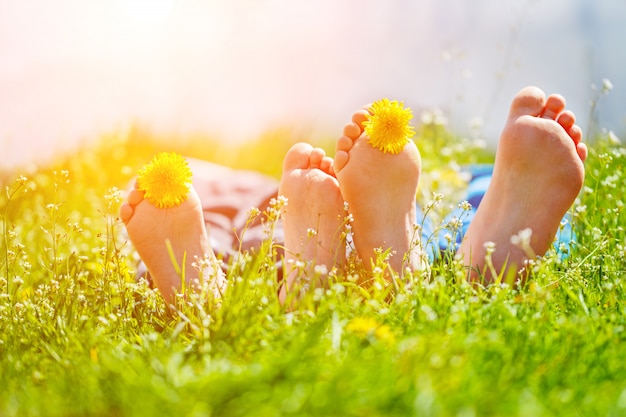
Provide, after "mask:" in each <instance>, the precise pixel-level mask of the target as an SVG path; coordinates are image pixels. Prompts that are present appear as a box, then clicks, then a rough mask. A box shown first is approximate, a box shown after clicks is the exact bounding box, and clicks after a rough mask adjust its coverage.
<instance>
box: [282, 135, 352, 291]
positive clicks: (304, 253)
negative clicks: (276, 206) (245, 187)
mask: <svg viewBox="0 0 626 417" xmlns="http://www.w3.org/2000/svg"><path fill="white" fill-rule="evenodd" d="M332 165H333V160H332V159H331V158H329V157H327V156H325V154H324V151H323V150H322V149H319V148H313V147H312V146H311V145H309V144H306V143H297V144H295V145H294V146H292V147H291V149H290V150H289V151H288V152H287V155H286V156H285V159H284V162H283V175H282V178H281V180H280V186H279V189H278V194H279V195H282V196H285V197H286V198H287V205H286V206H285V207H284V208H283V214H282V218H283V228H284V233H285V266H284V268H285V285H283V286H282V288H281V291H280V301H281V302H284V301H285V299H286V297H287V295H288V293H289V291H290V290H300V289H302V287H299V285H303V284H305V283H304V282H297V280H298V278H299V277H305V278H311V277H318V278H319V279H321V280H322V282H317V283H311V285H323V284H324V282H323V280H324V275H325V273H324V272H325V271H324V269H325V270H326V271H330V270H331V268H333V267H334V266H337V267H340V266H342V265H343V263H344V261H345V256H346V242H345V238H344V237H343V236H342V233H343V231H344V227H343V225H344V221H345V212H344V208H343V199H342V197H341V192H340V190H339V183H338V182H337V179H336V178H335V176H334V174H333V169H332ZM316 267H317V270H316ZM320 268H321V269H320Z"/></svg>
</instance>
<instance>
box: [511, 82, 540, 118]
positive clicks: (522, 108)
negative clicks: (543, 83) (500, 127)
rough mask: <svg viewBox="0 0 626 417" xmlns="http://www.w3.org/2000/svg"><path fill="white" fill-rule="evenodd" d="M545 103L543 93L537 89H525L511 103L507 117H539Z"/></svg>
mask: <svg viewBox="0 0 626 417" xmlns="http://www.w3.org/2000/svg"><path fill="white" fill-rule="evenodd" d="M544 103H545V94H544V92H543V91H542V90H541V89H539V88H537V87H526V88H524V89H523V90H521V91H520V92H519V93H517V95H516V96H515V98H514V99H513V102H512V103H511V110H510V113H509V117H511V118H518V117H520V116H525V115H530V116H540V115H541V113H542V111H543V109H544Z"/></svg>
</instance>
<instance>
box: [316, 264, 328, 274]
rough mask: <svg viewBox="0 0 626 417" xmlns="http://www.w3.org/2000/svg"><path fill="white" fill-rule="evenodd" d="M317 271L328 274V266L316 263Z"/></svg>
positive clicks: (317, 272)
mask: <svg viewBox="0 0 626 417" xmlns="http://www.w3.org/2000/svg"><path fill="white" fill-rule="evenodd" d="M313 269H314V271H315V273H316V274H317V275H327V274H328V268H327V267H326V265H315V268H313Z"/></svg>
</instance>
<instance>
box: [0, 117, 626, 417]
mask: <svg viewBox="0 0 626 417" xmlns="http://www.w3.org/2000/svg"><path fill="white" fill-rule="evenodd" d="M294 141H295V139H294V138H293V137H292V135H291V134H290V132H289V130H288V129H286V130H284V131H283V130H277V131H275V132H269V133H267V134H266V135H262V136H261V137H259V138H258V140H256V141H252V142H249V143H246V144H240V145H230V146H227V145H224V144H221V143H219V142H216V141H211V140H209V139H206V138H201V137H197V138H188V140H186V141H172V140H171V138H164V137H158V136H157V135H152V134H150V133H148V132H145V131H142V130H141V129H135V130H131V131H129V132H126V133H124V134H111V135H107V136H103V137H102V138H101V140H100V141H99V142H98V144H96V145H92V146H86V147H84V148H82V149H77V150H76V151H75V152H74V153H72V154H68V155H65V156H63V157H60V158H59V159H58V160H57V161H54V162H53V163H50V164H48V165H46V166H41V167H39V168H37V169H30V170H25V171H24V172H21V171H17V172H4V173H2V177H1V182H2V194H1V195H0V212H1V213H2V217H1V229H0V416H6V417H9V416H20V417H23V416H179V417H182V416H189V417H200V416H290V415H291V416H368V417H369V416H459V417H471V416H553V415H559V416H560V415H562V416H621V415H626V327H625V326H626V304H625V301H626V294H625V289H624V286H625V285H626V283H625V282H624V279H625V278H624V277H625V276H626V274H625V271H626V233H625V230H624V227H625V226H626V209H625V208H624V199H625V198H626V196H625V190H626V188H625V185H624V184H626V171H625V170H624V166H626V149H624V148H623V147H621V146H620V145H618V144H615V141H611V140H610V138H608V137H604V136H603V135H602V134H599V135H598V137H597V138H596V139H595V140H594V141H592V142H591V143H590V155H589V158H588V161H587V163H586V173H587V174H586V184H585V187H584V189H583V190H582V192H581V194H580V196H579V198H578V199H577V201H576V203H575V204H574V206H573V207H572V210H571V222H572V226H573V228H574V230H575V233H576V243H575V244H574V245H572V246H571V247H570V248H569V251H568V253H567V256H559V255H557V254H556V253H555V252H549V253H548V254H547V255H546V256H545V257H543V258H541V259H538V260H537V261H536V262H535V263H534V265H533V267H532V277H531V279H530V280H529V281H528V282H527V283H526V284H525V285H524V286H523V287H516V286H514V285H510V284H508V283H502V284H498V285H491V286H480V285H471V284H469V283H467V282H466V281H465V280H464V270H463V268H462V265H460V264H459V263H458V262H455V260H454V256H453V254H447V255H445V256H444V257H443V259H442V260H441V261H437V262H435V263H434V264H432V265H431V267H430V269H428V270H425V271H421V272H415V273H413V275H411V276H408V277H407V278H406V279H405V280H404V281H403V282H398V283H396V284H395V285H386V284H385V282H384V280H382V279H380V280H378V281H377V282H376V283H375V285H372V286H370V287H368V288H361V287H359V286H358V285H356V283H355V277H354V276H353V275H352V274H349V273H346V274H343V275H342V274H331V276H330V278H329V281H330V282H329V286H328V288H327V289H314V290H311V291H310V292H309V293H307V294H306V295H305V296H304V298H303V300H302V302H300V303H299V304H298V305H297V306H295V307H294V308H292V309H287V308H286V307H285V306H282V305H280V304H279V302H278V299H277V296H276V292H277V288H278V284H277V262H278V261H279V259H276V257H275V256H274V251H273V248H274V246H273V244H272V242H271V241H270V240H268V241H267V242H266V243H265V244H263V246H261V247H260V248H257V249H256V250H255V251H253V252H248V253H243V254H242V255H241V256H240V257H239V258H237V259H233V260H232V261H231V264H230V265H229V268H228V273H227V276H228V288H227V290H226V292H225V294H224V297H223V299H222V300H219V301H217V300H213V299H209V298H207V297H205V296H203V295H202V294H198V295H197V296H190V297H188V298H186V299H182V298H181V300H180V302H179V304H178V305H177V308H176V309H175V310H172V309H169V308H167V307H166V306H165V304H164V302H163V300H162V299H161V297H160V295H159V294H158V293H157V292H155V291H154V290H152V289H151V288H150V287H149V285H148V284H147V283H146V282H145V281H144V280H141V279H140V280H137V279H136V278H135V268H136V255H135V254H134V252H133V250H132V247H131V245H130V243H129V242H128V241H127V240H126V238H125V237H124V228H123V225H122V224H121V223H120V222H119V220H117V218H116V215H117V210H118V208H119V205H120V203H121V201H122V200H123V196H124V192H123V190H124V189H125V188H126V187H127V185H128V184H129V182H130V181H131V180H132V178H133V176H134V175H135V173H136V172H137V170H138V169H139V168H140V167H141V166H142V165H143V164H145V163H146V162H148V161H149V160H150V158H151V157H152V156H153V155H154V154H155V153H156V152H158V151H163V150H167V151H176V152H180V153H183V154H186V155H190V156H195V157H199V158H204V159H208V160H211V161H217V162H221V163H223V164H225V165H228V166H232V167H237V168H247V169H254V170H258V171H261V172H264V173H266V174H269V175H272V176H275V177H276V178H278V177H279V176H280V170H281V162H282V157H283V155H284V153H285V151H286V150H287V149H288V147H289V146H290V145H291V144H292V143H293V142H294ZM173 142H175V143H176V144H175V145H171V143H173ZM416 142H417V144H418V147H419V148H420V151H421V153H422V157H423V160H424V175H423V178H422V185H421V188H420V192H419V195H418V198H419V199H420V202H421V203H422V204H423V205H424V206H426V207H430V208H431V210H430V211H431V213H430V214H431V215H432V217H433V219H435V222H439V221H440V219H442V218H443V217H444V216H445V214H446V212H448V211H449V210H450V209H451V207H452V206H453V205H454V204H456V202H458V201H459V198H462V190H463V181H464V177H463V175H462V174H461V173H460V172H461V171H462V168H463V167H464V166H467V165H468V164H474V163H484V162H490V161H491V160H492V157H493V156H492V155H491V154H490V153H489V152H488V151H486V150H484V149H481V148H480V147H479V146H476V144H475V143H473V142H472V141H470V140H465V139H461V138H458V137H455V136H454V135H452V134H450V133H449V132H448V131H446V130H445V128H444V127H442V126H439V125H436V124H429V125H425V126H422V127H421V128H420V129H419V132H418V134H417V136H416ZM327 147H328V150H329V151H331V150H332V147H333V143H332V140H330V139H329V141H328V144H327ZM330 153H331V154H332V151H331V152H330ZM434 196H437V197H434ZM440 196H442V197H440ZM537 209H538V210H541V207H538V208H537ZM260 215H262V216H265V217H266V219H265V223H266V224H267V227H268V231H271V227H272V225H273V222H275V221H276V215H275V213H272V212H267V213H261V214H260Z"/></svg>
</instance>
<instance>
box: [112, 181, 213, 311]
mask: <svg viewBox="0 0 626 417" xmlns="http://www.w3.org/2000/svg"><path fill="white" fill-rule="evenodd" d="M127 200H128V201H127V202H126V203H124V204H123V205H122V207H121V208H120V218H121V219H122V221H123V222H124V224H125V225H126V230H127V231H128V235H129V237H130V240H131V241H132V243H133V245H134V246H135V249H136V250H137V252H138V253H139V256H140V257H141V259H142V260H143V261H144V263H145V264H146V267H147V268H148V271H150V275H151V276H152V279H153V280H154V283H155V284H156V286H157V288H158V289H159V291H160V292H161V294H162V295H163V298H165V300H166V301H168V302H173V301H174V296H175V294H176V293H179V292H181V289H182V287H183V282H182V277H181V274H179V273H178V272H177V271H176V268H175V267H174V264H173V263H172V259H171V256H170V252H169V250H168V247H167V243H166V241H169V242H170V244H171V248H172V252H173V254H174V257H175V258H176V262H177V264H178V265H179V266H180V268H181V269H182V268H183V258H185V260H186V261H185V265H184V273H185V275H184V277H185V286H187V287H188V288H189V287H192V288H196V289H197V288H198V287H199V286H200V282H199V278H200V275H202V278H203V279H204V280H208V279H212V280H215V281H214V284H215V286H214V287H213V288H214V293H215V294H216V295H219V290H220V289H221V288H222V286H223V284H224V277H223V272H222V271H221V269H220V268H219V266H218V265H217V263H216V259H215V255H214V253H213V250H212V249H211V246H210V244H209V236H208V234H207V231H206V228H205V224H204V219H203V215H202V207H201V204H200V199H199V197H198V194H197V193H196V191H195V190H194V189H193V188H192V190H191V192H190V193H189V197H188V198H187V200H185V201H184V202H183V203H182V204H181V205H179V206H177V207H173V208H167V209H161V208H157V207H155V206H153V205H152V204H150V202H148V201H147V200H144V193H143V192H141V191H139V190H137V189H136V188H133V190H131V192H130V193H129V195H128V199H127ZM204 260H206V261H208V264H207V265H205V266H204V269H203V271H202V274H201V273H200V271H199V269H198V268H199V266H201V265H198V264H201V263H203V261H204ZM192 264H196V265H198V266H193V265H192Z"/></svg>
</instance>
